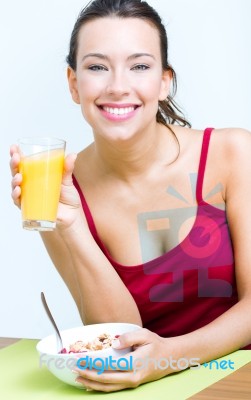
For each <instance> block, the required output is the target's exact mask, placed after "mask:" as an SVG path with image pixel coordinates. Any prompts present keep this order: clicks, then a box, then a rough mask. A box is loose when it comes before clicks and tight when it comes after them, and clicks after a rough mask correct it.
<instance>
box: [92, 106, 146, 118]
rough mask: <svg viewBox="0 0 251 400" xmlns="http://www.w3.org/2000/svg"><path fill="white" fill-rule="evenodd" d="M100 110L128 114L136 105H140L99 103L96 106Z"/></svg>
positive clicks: (115, 114) (114, 113)
mask: <svg viewBox="0 0 251 400" xmlns="http://www.w3.org/2000/svg"><path fill="white" fill-rule="evenodd" d="M98 107H99V108H100V109H101V110H103V111H105V112H106V113H108V114H111V115H114V116H117V115H119V116H120V115H123V116H126V115H129V114H131V113H133V112H134V111H135V110H136V109H137V108H138V107H140V106H139V105H113V106H110V105H99V106H98Z"/></svg>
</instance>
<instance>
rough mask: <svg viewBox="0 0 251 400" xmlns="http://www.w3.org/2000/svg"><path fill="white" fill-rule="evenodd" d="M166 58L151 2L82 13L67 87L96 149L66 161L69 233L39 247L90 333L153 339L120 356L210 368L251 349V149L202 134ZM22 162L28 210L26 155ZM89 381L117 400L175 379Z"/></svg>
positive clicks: (61, 213)
mask: <svg viewBox="0 0 251 400" xmlns="http://www.w3.org/2000/svg"><path fill="white" fill-rule="evenodd" d="M167 50H168V49H167V38H166V32H165V28H164V25H163V23H162V21H161V18H160V17H159V15H158V14H157V12H156V11H155V10H154V9H153V8H152V7H150V6H149V5H148V3H146V2H144V1H140V0H95V1H93V2H91V3H90V4H89V5H88V6H87V7H86V8H85V9H83V10H82V11H81V13H80V15H79V17H78V20H77V22H76V24H75V26H74V29H73V32H72V37H71V41H70V51H69V55H68V57H67V61H68V82H69V88H70V92H71V95H72V98H73V100H74V102H76V103H77V104H80V106H81V110H82V114H83V116H84V118H85V119H86V121H87V122H88V123H89V124H90V126H91V127H92V130H93V135H94V141H93V143H92V144H91V145H90V146H88V147H87V148H85V149H84V150H82V151H80V152H79V153H78V155H77V158H76V157H75V156H74V155H69V156H67V158H66V160H65V173H64V178H63V182H62V187H61V197H60V204H59V209H58V216H57V228H56V229H55V231H53V232H44V233H42V234H41V236H42V239H43V241H44V244H45V246H46V248H47V251H48V253H49V255H50V257H51V259H52V261H53V263H54V264H55V266H56V268H57V269H58V271H59V273H60V274H61V276H62V278H63V279H64V281H65V282H66V284H67V286H68V288H69V290H70V291H71V293H72V295H73V297H74V299H75V301H76V304H77V305H78V308H79V312H80V314H81V317H82V319H83V321H84V322H85V323H86V324H93V323H101V322H129V323H134V324H140V325H142V327H143V328H144V329H140V330H138V331H136V332H130V333H126V334H123V335H121V336H120V338H119V340H117V343H116V348H125V347H128V346H132V347H133V350H134V351H133V353H130V354H129V355H128V357H130V356H131V355H132V354H133V356H135V357H137V358H141V359H142V358H144V357H150V358H155V359H161V358H163V357H169V356H170V355H171V356H172V357H173V358H174V359H186V360H191V359H194V358H196V359H199V360H200V362H201V363H202V362H205V361H210V360H212V359H216V358H218V357H220V356H223V355H225V354H228V353H230V352H232V351H234V350H236V349H239V348H244V347H245V346H246V348H248V347H249V348H250V342H251V317H250V312H249V311H250V303H251V252H250V248H251V247H250V244H249V241H248V239H247V238H248V237H250V234H251V228H250V227H251V214H250V213H249V212H246V211H245V210H249V208H250V207H249V204H248V199H249V198H250V197H251V183H250V179H249V175H250V171H251V159H250V150H251V138H250V134H249V132H247V131H245V130H243V129H237V128H235V129H231V128H226V129H213V128H206V129H204V130H202V131H201V130H196V129H191V127H190V124H189V123H188V122H187V121H186V120H185V118H184V116H183V115H182V114H181V113H180V111H179V108H178V107H177V105H176V103H175V102H174V99H173V96H174V93H175V89H176V75H175V72H174V70H173V68H172V67H171V66H170V64H169V61H168V51H167ZM11 154H12V160H11V168H12V174H13V176H14V177H13V182H12V186H13V194H12V196H13V199H14V202H15V204H16V205H20V184H21V176H20V174H16V171H17V169H18V165H19V161H20V156H19V154H18V149H17V148H16V146H13V147H12V149H11ZM226 210H227V212H226ZM186 367H189V365H187V366H186ZM180 369H182V368H180ZM78 372H79V377H78V378H77V379H78V382H80V383H83V385H84V386H85V387H87V388H91V389H95V390H100V391H115V390H121V389H124V388H127V387H136V386H138V385H140V384H142V383H145V382H148V381H153V380H156V379H160V378H161V377H163V376H165V375H168V374H170V373H173V372H174V371H173V370H172V368H166V369H165V370H160V369H158V370H156V369H155V368H154V367H153V366H152V365H149V366H148V368H146V369H144V370H140V371H138V372H137V373H136V374H134V373H133V372H132V371H131V372H130V371H127V372H126V373H123V374H122V373H120V372H119V371H112V373H103V374H102V375H100V376H97V374H96V373H95V371H92V370H88V369H85V370H82V371H81V370H80V371H78ZM175 372H177V370H176V371H175Z"/></svg>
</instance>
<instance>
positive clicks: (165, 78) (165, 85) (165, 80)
mask: <svg viewBox="0 0 251 400" xmlns="http://www.w3.org/2000/svg"><path fill="white" fill-rule="evenodd" d="M172 78H173V74H172V71H171V70H168V71H163V73H162V81H161V86H160V93H159V101H162V100H165V99H166V98H167V96H168V95H169V91H170V86H171V82H172Z"/></svg>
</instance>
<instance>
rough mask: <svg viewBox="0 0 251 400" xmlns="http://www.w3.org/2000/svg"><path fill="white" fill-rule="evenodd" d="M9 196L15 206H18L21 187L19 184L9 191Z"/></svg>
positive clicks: (19, 204)
mask: <svg viewBox="0 0 251 400" xmlns="http://www.w3.org/2000/svg"><path fill="white" fill-rule="evenodd" d="M11 197H12V199H13V202H14V204H15V205H16V206H18V207H19V208H20V206H21V188H20V186H16V187H15V189H14V190H13V191H12V193H11Z"/></svg>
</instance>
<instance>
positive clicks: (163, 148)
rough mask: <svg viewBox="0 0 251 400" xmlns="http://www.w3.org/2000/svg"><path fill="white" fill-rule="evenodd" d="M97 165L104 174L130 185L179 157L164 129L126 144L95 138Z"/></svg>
mask: <svg viewBox="0 0 251 400" xmlns="http://www.w3.org/2000/svg"><path fill="white" fill-rule="evenodd" d="M94 152H95V153H94V154H95V165H96V166H97V167H98V168H99V169H101V170H102V171H103V172H105V173H108V174H111V175H114V176H116V177H118V178H119V179H121V180H125V181H131V180H133V178H137V177H139V176H140V175H143V174H146V173H147V172H150V171H152V170H153V169H155V167H156V166H159V165H164V164H165V165H167V164H169V163H170V162H171V161H172V160H173V159H174V158H175V155H176V154H177V146H176V143H175V139H174V138H173V136H172V133H171V132H170V131H169V129H167V128H166V127H165V126H164V125H160V124H157V126H156V129H152V130H151V131H150V132H147V133H146V134H144V135H142V136H141V137H137V138H135V137H134V138H131V139H129V140H126V141H122V140H121V141H117V142H111V141H106V140H105V139H104V138H102V137H100V136H99V137H96V138H95V143H94Z"/></svg>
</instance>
